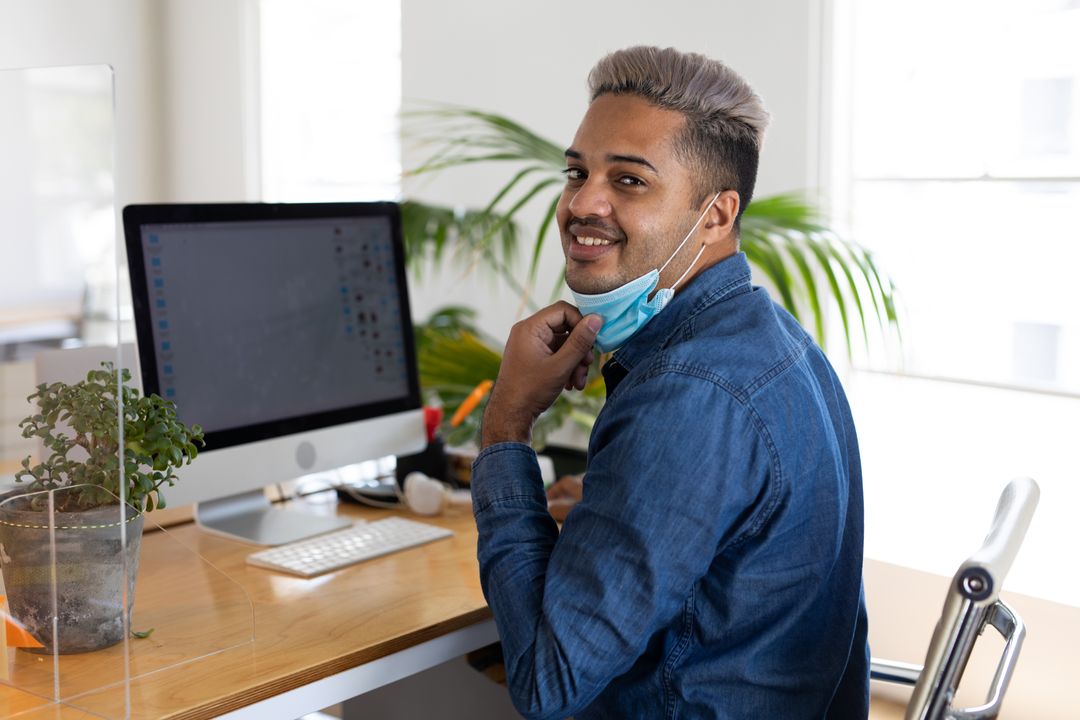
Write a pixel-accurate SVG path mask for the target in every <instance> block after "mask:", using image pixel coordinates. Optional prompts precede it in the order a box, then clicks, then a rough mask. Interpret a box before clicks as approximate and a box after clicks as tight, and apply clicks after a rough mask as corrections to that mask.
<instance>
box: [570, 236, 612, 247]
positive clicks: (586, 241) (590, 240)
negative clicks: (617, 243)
mask: <svg viewBox="0 0 1080 720" xmlns="http://www.w3.org/2000/svg"><path fill="white" fill-rule="evenodd" d="M577 241H578V242H579V243H581V244H582V245H610V244H611V240H608V239H607V238H598V237H580V236H579V237H578V238H577Z"/></svg>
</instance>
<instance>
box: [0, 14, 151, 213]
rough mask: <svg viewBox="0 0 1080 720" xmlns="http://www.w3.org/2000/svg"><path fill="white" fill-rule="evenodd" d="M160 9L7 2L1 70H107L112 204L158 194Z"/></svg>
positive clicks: (0, 24)
mask: <svg viewBox="0 0 1080 720" xmlns="http://www.w3.org/2000/svg"><path fill="white" fill-rule="evenodd" d="M159 8H160V4H159V3H157V2H146V1H145V0H95V1H94V2H71V1H70V0H4V2H3V3H2V4H0V68H3V69H11V68H25V67H48V66H55V65H92V64H104V65H111V66H112V67H113V70H114V72H115V83H116V107H117V113H116V137H117V166H116V197H117V204H118V205H119V204H121V203H126V202H136V201H150V200H156V199H158V198H159V196H160V193H161V190H162V175H161V165H162V159H163V155H162V151H161V146H162V144H161V143H162V138H163V133H162V126H161V125H162V117H161V112H160V109H161V103H160V95H159V89H160V86H161V82H162V77H161V73H162V63H161V56H160V53H159V52H158V47H159V45H160V37H161V35H160V32H161V27H160V22H159Z"/></svg>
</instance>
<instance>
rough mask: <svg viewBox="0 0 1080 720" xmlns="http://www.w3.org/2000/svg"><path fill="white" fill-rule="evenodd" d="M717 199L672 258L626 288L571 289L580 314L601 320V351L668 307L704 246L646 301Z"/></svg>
mask: <svg viewBox="0 0 1080 720" xmlns="http://www.w3.org/2000/svg"><path fill="white" fill-rule="evenodd" d="M718 197H720V193H716V195H714V196H713V199H712V202H710V203H709V204H708V206H707V207H706V208H705V212H703V213H701V217H699V218H698V219H697V222H696V223H694V227H692V228H690V232H688V233H686V237H684V238H683V241H682V242H681V243H679V247H677V248H675V252H673V253H671V257H669V258H668V259H667V262H665V263H664V264H663V265H661V266H660V267H659V268H657V269H655V270H650V271H649V272H647V273H645V274H644V275H642V276H641V277H639V278H637V279H634V280H631V281H630V282H628V283H626V284H625V285H620V286H619V287H617V288H615V289H614V290H609V291H607V292H605V293H600V294H598V295H586V294H584V293H578V292H574V290H573V288H571V290H570V294H571V295H573V296H574V302H575V303H577V306H578V309H579V310H580V311H581V314H582V315H591V314H593V313H596V314H597V315H600V316H601V317H602V318H604V325H603V327H601V328H600V332H599V333H598V334H597V336H596V343H595V344H596V347H598V348H599V349H600V352H610V351H611V350H614V349H615V348H618V347H620V346H622V344H623V343H625V342H626V341H627V340H629V339H630V337H631V336H632V335H633V334H634V333H636V332H637V331H638V330H640V329H641V328H642V327H644V326H645V323H647V322H649V321H650V320H652V319H653V318H654V317H655V316H656V315H657V314H658V313H659V312H660V311H661V310H663V309H664V308H665V307H667V304H668V303H669V302H671V298H673V297H675V288H676V287H678V285H679V283H681V282H682V281H683V279H685V278H686V276H687V275H688V274H689V273H690V270H692V269H693V267H694V265H696V264H697V261H698V259H700V258H701V253H703V252H705V246H704V245H702V246H701V249H700V250H698V254H697V255H696V256H695V257H694V261H693V262H692V263H690V267H688V268H686V271H685V272H684V273H683V274H682V275H680V276H679V279H678V280H676V281H675V282H674V283H673V284H672V286H671V287H669V288H661V289H660V290H657V291H656V294H655V295H653V297H652V299H651V300H650V299H649V293H651V292H652V291H653V288H655V287H656V285H657V283H659V282H660V273H662V272H663V271H664V268H666V267H667V266H668V265H669V264H670V263H671V261H672V260H673V259H674V258H675V256H676V255H678V254H679V251H680V250H682V249H683V246H684V245H686V243H687V241H689V240H690V238H691V236H693V234H694V232H695V231H696V230H697V229H698V225H700V224H701V221H702V220H704V219H705V216H706V215H707V214H708V212H709V208H711V207H712V206H713V203H715V202H716V199H717V198H718Z"/></svg>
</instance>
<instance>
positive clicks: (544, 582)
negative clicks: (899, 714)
mask: <svg viewBox="0 0 1080 720" xmlns="http://www.w3.org/2000/svg"><path fill="white" fill-rule="evenodd" d="M610 362H614V363H617V366H610V367H609V368H608V372H605V377H606V379H607V381H608V400H607V403H606V404H605V405H604V408H603V410H602V411H601V413H600V416H599V417H598V418H597V421H596V425H595V427H594V428H593V432H592V436H591V438H590V440H589V457H588V466H587V470H586V476H585V484H584V498H583V499H582V501H581V503H579V504H578V505H577V506H576V507H574V509H573V510H571V511H570V514H569V515H568V516H567V518H566V522H565V523H564V524H563V528H562V532H561V533H560V532H559V529H558V527H557V526H556V524H555V522H554V521H553V520H552V519H551V516H550V515H548V512H547V504H546V501H545V495H544V490H543V487H542V485H541V480H540V471H539V467H538V465H537V462H536V458H535V455H534V453H533V451H532V450H531V449H530V448H529V447H528V446H526V445H524V444H519V443H500V444H497V445H492V446H490V447H488V448H486V449H485V450H484V451H483V452H481V453H480V456H479V457H478V458H477V460H476V463H475V465H474V468H473V509H474V512H475V515H476V522H477V527H478V528H479V533H480V535H479V538H480V539H479V547H478V556H479V561H480V577H481V580H482V584H483V589H484V594H485V597H486V598H487V600H488V603H489V604H490V606H491V609H492V611H493V613H494V615H495V621H496V624H497V626H498V629H499V635H500V637H501V639H502V644H503V656H504V658H505V662H506V670H507V681H508V685H509V689H510V694H511V697H512V699H513V701H514V704H515V706H516V707H517V709H518V710H519V711H520V712H521V713H522V714H523V715H525V716H527V717H535V718H562V717H566V716H569V715H574V716H575V717H577V718H578V719H579V720H586V719H588V718H753V719H755V720H758V719H762V718H770V719H771V718H785V719H787V718H865V717H866V715H867V711H868V683H869V680H868V675H869V650H868V646H867V639H866V610H865V605H864V602H863V597H862V546H863V509H862V477H861V471H860V467H859V451H858V445H857V442H856V438H855V428H854V426H853V424H852V419H851V412H850V410H849V408H848V404H847V400H846V399H845V397H844V392H843V390H842V389H841V387H840V383H839V381H838V379H837V377H836V375H835V373H834V372H833V369H832V368H831V367H830V365H829V363H828V361H827V360H826V359H825V356H824V355H823V354H822V352H821V350H820V349H819V348H818V347H817V346H816V345H815V344H814V342H813V340H812V339H811V338H810V337H809V336H808V335H807V334H806V332H805V331H804V330H803V329H802V328H801V327H800V326H799V325H798V323H797V322H796V321H795V320H794V319H793V318H792V317H791V316H790V315H789V314H788V313H787V312H785V311H784V310H783V309H782V308H780V307H779V306H778V305H776V304H775V303H773V302H772V300H770V299H769V297H768V294H767V293H766V292H765V291H764V290H762V289H760V288H755V287H753V286H751V284H750V269H749V266H748V264H747V262H746V258H745V256H744V255H742V254H741V253H740V254H737V255H734V256H732V257H730V258H728V259H726V260H724V261H723V262H721V263H719V264H717V265H714V266H713V267H710V268H709V269H707V270H706V271H704V272H702V273H701V274H700V275H699V276H698V277H696V278H695V279H694V280H693V281H692V282H691V283H690V284H689V285H687V286H686V287H685V288H684V289H683V290H682V292H680V293H679V294H678V295H676V297H675V298H674V299H673V300H672V302H671V303H670V305H669V306H668V307H667V308H666V309H665V310H664V311H663V312H661V313H660V314H659V315H657V316H656V317H655V318H654V319H653V320H652V321H651V322H650V323H649V324H648V325H646V326H645V327H644V328H643V329H642V330H640V331H639V332H638V333H637V334H636V335H634V337H632V338H631V339H630V341H628V342H627V344H626V345H625V346H623V347H622V348H621V349H620V350H618V351H617V352H616V353H615V355H614V357H613V360H612V361H610ZM612 369H614V370H615V372H612ZM612 385H615V387H612Z"/></svg>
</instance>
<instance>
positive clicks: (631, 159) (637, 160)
mask: <svg viewBox="0 0 1080 720" xmlns="http://www.w3.org/2000/svg"><path fill="white" fill-rule="evenodd" d="M607 160H608V162H628V163H634V164H635V165H644V166H645V167H647V168H649V169H650V170H652V171H653V172H654V173H656V174H657V175H659V174H660V173H659V172H658V171H657V169H656V168H655V167H653V164H652V163H651V162H649V161H648V160H646V159H645V158H643V157H641V156H640V155H608V156H607Z"/></svg>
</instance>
